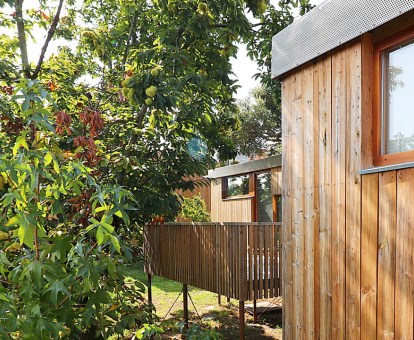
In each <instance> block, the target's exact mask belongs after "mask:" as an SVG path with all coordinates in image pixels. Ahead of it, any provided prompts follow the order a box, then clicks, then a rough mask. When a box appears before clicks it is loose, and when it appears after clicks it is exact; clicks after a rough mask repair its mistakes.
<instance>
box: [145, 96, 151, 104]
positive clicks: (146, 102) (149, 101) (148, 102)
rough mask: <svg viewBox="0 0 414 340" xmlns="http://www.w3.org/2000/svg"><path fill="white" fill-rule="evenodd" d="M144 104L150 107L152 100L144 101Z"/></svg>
mask: <svg viewBox="0 0 414 340" xmlns="http://www.w3.org/2000/svg"><path fill="white" fill-rule="evenodd" d="M145 104H146V105H148V106H150V105H152V99H151V98H147V99H145Z"/></svg>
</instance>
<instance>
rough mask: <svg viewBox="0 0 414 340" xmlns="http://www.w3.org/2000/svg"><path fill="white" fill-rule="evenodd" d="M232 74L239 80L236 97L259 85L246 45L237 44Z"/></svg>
mask: <svg viewBox="0 0 414 340" xmlns="http://www.w3.org/2000/svg"><path fill="white" fill-rule="evenodd" d="M323 1H325V0H312V1H311V3H312V4H313V5H319V4H320V3H322V2H323ZM270 2H271V3H273V4H274V3H277V1H274V0H271V1H270ZM232 63H233V69H234V74H235V76H236V78H237V79H238V80H239V85H240V86H241V87H240V88H239V89H238V91H237V93H236V96H235V97H236V98H237V99H244V98H246V97H248V95H249V92H250V90H252V89H253V88H255V87H257V86H259V81H258V80H255V79H254V78H252V77H253V75H254V74H256V73H257V72H258V68H257V64H256V63H255V62H254V61H252V60H250V58H249V57H248V56H247V52H246V47H245V46H244V45H240V46H239V51H238V53H237V57H236V58H234V59H233V60H232Z"/></svg>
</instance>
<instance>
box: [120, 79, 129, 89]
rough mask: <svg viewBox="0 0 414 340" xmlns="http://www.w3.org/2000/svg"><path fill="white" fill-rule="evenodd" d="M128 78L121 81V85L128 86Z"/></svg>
mask: <svg viewBox="0 0 414 340" xmlns="http://www.w3.org/2000/svg"><path fill="white" fill-rule="evenodd" d="M128 83H129V79H125V80H123V81H122V82H121V85H122V87H128Z"/></svg>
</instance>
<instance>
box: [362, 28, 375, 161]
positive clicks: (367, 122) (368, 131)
mask: <svg viewBox="0 0 414 340" xmlns="http://www.w3.org/2000/svg"><path fill="white" fill-rule="evenodd" d="M361 46H362V51H361V105H362V106H361V111H362V112H363V115H364V116H363V119H362V120H361V143H362V145H365V146H366V147H363V148H362V149H361V167H362V169H368V168H371V167H373V166H374V162H373V148H372V146H373V140H372V127H373V125H372V103H373V97H372V96H373V88H372V87H373V86H372V84H373V82H372V79H373V71H374V70H373V64H374V59H373V51H372V46H373V45H372V34H371V33H365V34H364V35H363V36H362V38H361Z"/></svg>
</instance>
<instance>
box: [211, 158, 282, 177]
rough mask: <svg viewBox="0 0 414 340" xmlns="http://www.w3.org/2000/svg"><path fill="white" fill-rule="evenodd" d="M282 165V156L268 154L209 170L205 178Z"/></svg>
mask: <svg viewBox="0 0 414 340" xmlns="http://www.w3.org/2000/svg"><path fill="white" fill-rule="evenodd" d="M278 166H282V156H281V155H276V156H270V157H267V158H263V159H259V160H256V161H249V162H244V163H239V164H233V165H228V166H223V167H221V168H217V169H215V170H209V171H208V175H207V176H206V177H207V178H221V177H227V176H234V175H241V174H246V173H249V172H255V171H260V170H266V169H270V168H276V167H278Z"/></svg>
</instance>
